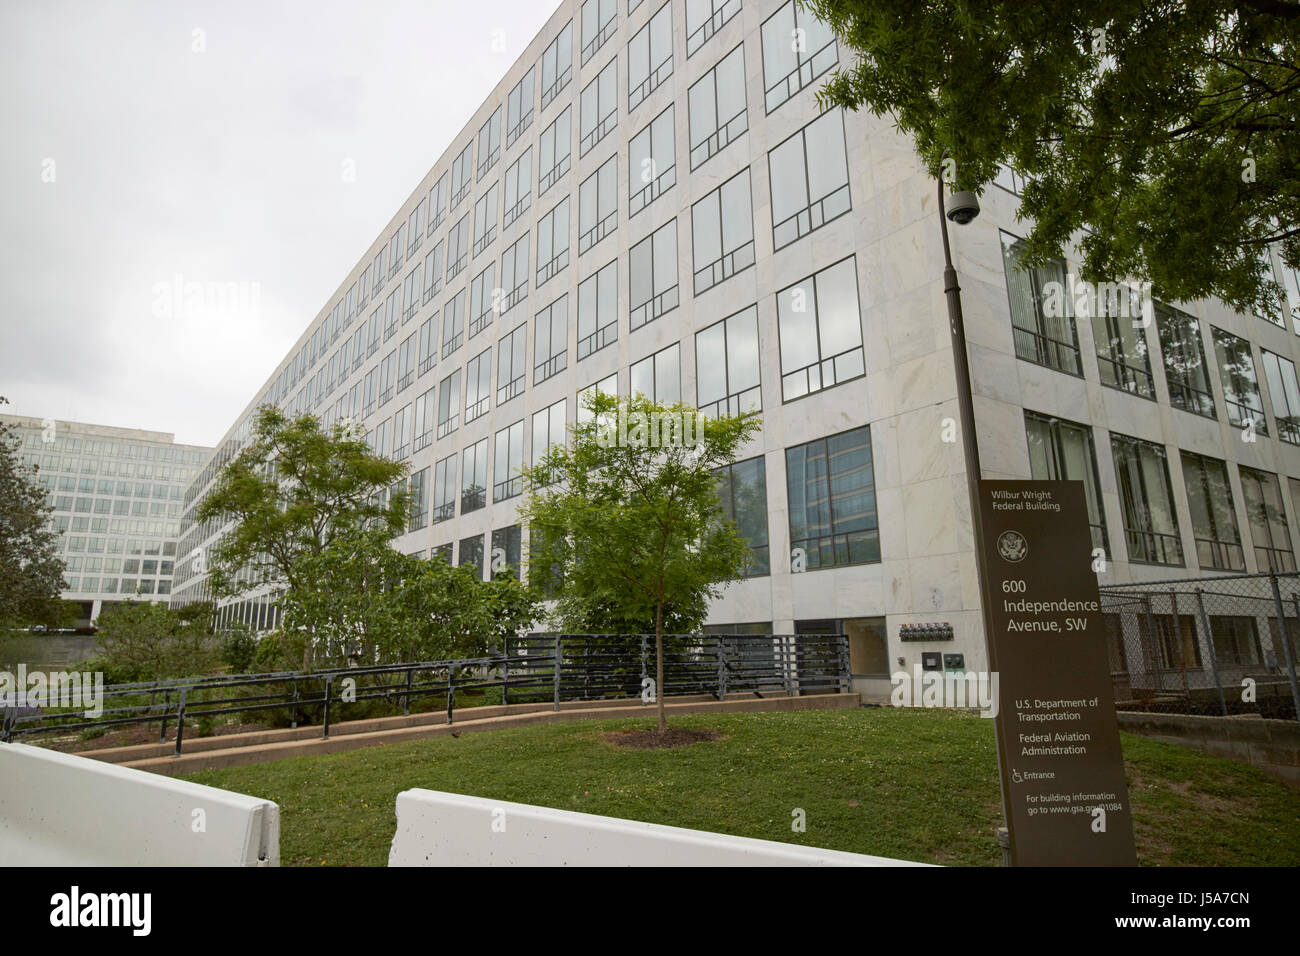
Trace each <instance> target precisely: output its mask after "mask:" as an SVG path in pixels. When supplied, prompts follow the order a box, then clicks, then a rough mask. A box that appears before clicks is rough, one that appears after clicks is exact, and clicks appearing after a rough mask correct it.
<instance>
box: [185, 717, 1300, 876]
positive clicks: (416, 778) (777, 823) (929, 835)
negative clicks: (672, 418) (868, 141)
mask: <svg viewBox="0 0 1300 956" xmlns="http://www.w3.org/2000/svg"><path fill="white" fill-rule="evenodd" d="M673 725H674V726H678V727H709V728H712V729H715V730H718V731H721V732H722V733H723V734H724V735H725V738H724V739H722V740H718V741H713V742H708V743H699V744H695V745H693V746H691V747H687V748H684V749H679V750H669V751H646V750H637V751H634V750H619V749H615V748H614V747H612V746H610V745H609V744H607V743H606V742H605V741H604V740H603V739H602V737H601V733H602V732H603V731H606V730H615V729H626V728H633V727H647V726H652V724H651V723H650V722H649V721H646V720H642V719H623V720H609V721H584V722H576V723H560V724H550V725H534V726H530V727H521V728H515V729H510V730H499V731H488V732H483V733H470V734H465V735H464V736H462V737H460V738H437V739H430V740H420V741H411V742H407V743H400V744H389V745H385V746H382V747H374V748H370V749H365V750H355V751H350V752H347V753H340V754H329V755H323V756H318V757H296V758H292V759H288V760H280V761H276V762H274V763H264V764H254V765H251V766H245V767H231V768H227V769H223V770H206V771H201V772H198V773H194V774H190V775H188V777H187V779H190V780H194V781H197V782H199V783H205V784H209V785H212V786H216V787H222V788H225V789H228V790H236V791H240V792H243V793H248V794H253V795H255V796H259V797H263V798H266V799H269V800H274V801H275V802H276V803H278V804H279V805H280V808H281V811H280V813H281V816H280V826H281V835H280V855H281V861H282V862H283V863H284V864H286V865H291V864H297V865H312V866H320V865H360V866H383V865H385V864H386V862H387V859H388V847H389V843H390V841H391V840H392V836H393V832H394V829H395V826H396V820H395V817H394V800H395V798H396V796H397V794H398V792H400V791H402V790H407V789H410V788H412V787H424V788H427V789H431V790H443V791H449V792H453V793H465V794H472V795H475V796H483V797H489V798H492V799H498V800H510V801H515V802H519V803H533V804H540V805H543V806H549V807H556V808H560V809H565V810H580V811H583V812H587V813H599V814H604V815H607V816H614V817H623V818H627V819H634V820H646V821H649V822H652V823H664V824H670V825H674V826H683V827H692V828H696V829H703V830H713V831H717V832H721V833H732V834H737V835H740V836H748V837H758V838H761V839H768V840H782V841H785V842H790V843H800V844H805V845H808V846H821V847H828V848H831V849H836V850H849V851H853V852H857V853H871V854H877V855H880V856H892V857H899V858H904V859H912V860H922V861H925V862H930V863H942V864H949V865H996V864H999V863H1000V862H1001V856H1000V851H999V850H998V849H997V846H996V843H995V841H994V839H993V834H994V831H995V828H996V827H997V826H998V825H999V822H1000V817H1001V812H1000V808H999V804H998V781H997V770H996V759H995V755H994V742H993V726H992V724H991V722H989V721H988V720H982V719H981V718H979V717H978V716H977V715H975V714H971V713H962V712H955V711H939V710H895V709H891V708H884V709H876V708H861V709H856V710H845V711H803V712H791V713H766V714H762V713H759V714H711V715H700V716H694V717H692V716H682V717H675V718H673ZM1122 736H1123V746H1124V755H1125V762H1126V764H1127V769H1128V779H1129V795H1130V800H1131V803H1132V806H1133V812H1134V822H1135V830H1136V835H1137V843H1138V854H1139V860H1140V862H1141V863H1143V864H1147V865H1208V866H1221V865H1243V864H1251V865H1289V866H1295V865H1297V864H1300V792H1297V791H1295V790H1292V789H1290V788H1288V787H1287V786H1286V785H1285V784H1283V783H1281V782H1280V781H1277V780H1274V779H1272V778H1270V777H1267V776H1265V775H1264V774H1262V773H1260V772H1259V771H1257V770H1255V769H1253V768H1251V767H1248V766H1245V765H1243V764H1238V763H1235V762H1233V761H1229V760H1225V759H1222V758H1218V757H1212V756H1209V755H1208V754H1203V753H1200V752H1199V751H1195V750H1190V749H1186V748H1182V747H1178V746H1176V745H1172V744H1163V743H1159V742H1156V741H1151V740H1147V739H1145V738H1142V737H1138V736H1133V735H1129V734H1125V735H1122ZM796 809H802V810H803V811H804V812H805V815H806V826H807V829H806V831H805V832H803V833H795V832H792V827H791V822H792V814H793V812H794V811H795V810H796Z"/></svg>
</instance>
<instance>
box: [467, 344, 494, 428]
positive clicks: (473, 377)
mask: <svg viewBox="0 0 1300 956" xmlns="http://www.w3.org/2000/svg"><path fill="white" fill-rule="evenodd" d="M491 407H492V349H490V348H486V349H484V350H483V351H482V352H480V353H479V354H478V355H476V356H474V357H473V358H472V359H470V360H469V365H467V366H466V367H465V424H467V425H468V424H469V423H470V422H472V421H474V419H476V418H479V417H481V416H483V415H486V414H487V412H488V409H490V408H491Z"/></svg>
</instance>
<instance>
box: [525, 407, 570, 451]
mask: <svg viewBox="0 0 1300 956" xmlns="http://www.w3.org/2000/svg"><path fill="white" fill-rule="evenodd" d="M567 410H568V399H565V398H562V399H560V400H559V401H558V402H556V403H555V404H554V405H552V406H550V407H549V408H543V409H542V410H541V411H540V412H534V413H533V457H532V464H533V466H534V467H536V465H537V463H538V462H540V461H541V460H542V458H543V457H544V456H545V455H546V452H547V451H548V450H549V449H550V448H551V446H552V445H563V444H564V442H565V431H564V423H565V415H566V413H567Z"/></svg>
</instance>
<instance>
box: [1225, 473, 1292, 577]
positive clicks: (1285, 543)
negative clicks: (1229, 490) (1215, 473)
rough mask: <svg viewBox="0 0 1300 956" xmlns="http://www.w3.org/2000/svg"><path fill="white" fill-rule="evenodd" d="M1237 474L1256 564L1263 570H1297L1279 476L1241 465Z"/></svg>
mask: <svg viewBox="0 0 1300 956" xmlns="http://www.w3.org/2000/svg"><path fill="white" fill-rule="evenodd" d="M1237 471H1238V473H1239V474H1240V476H1241V497H1242V499H1243V500H1244V502H1245V505H1246V521H1247V523H1248V524H1249V525H1250V538H1251V542H1252V543H1253V544H1254V546H1255V563H1256V565H1258V567H1259V570H1260V571H1294V570H1295V569H1296V568H1295V555H1294V553H1293V552H1292V550H1291V532H1290V531H1289V530H1288V529H1287V524H1286V511H1285V509H1284V508H1283V505H1282V490H1281V488H1280V487H1279V486H1278V483H1277V475H1273V474H1269V473H1268V472H1267V471H1256V470H1255V469H1254V468H1246V467H1245V466H1238V468H1237Z"/></svg>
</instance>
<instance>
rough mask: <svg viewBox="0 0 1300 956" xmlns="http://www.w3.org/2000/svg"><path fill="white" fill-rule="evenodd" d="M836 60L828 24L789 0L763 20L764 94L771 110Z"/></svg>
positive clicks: (827, 68) (836, 55) (819, 74)
mask: <svg viewBox="0 0 1300 956" xmlns="http://www.w3.org/2000/svg"><path fill="white" fill-rule="evenodd" d="M838 62H839V48H838V46H837V45H836V43H835V34H834V33H832V32H831V28H830V27H828V26H827V25H826V24H825V23H823V22H822V21H821V20H819V19H818V18H817V17H815V16H814V15H813V14H812V13H810V12H809V11H808V10H806V9H804V7H803V5H802V4H798V3H795V0H790V2H789V3H787V4H786V5H785V6H783V7H782V8H781V9H780V10H778V11H776V13H774V14H772V15H771V16H770V17H768V18H767V19H766V20H765V21H763V91H764V92H763V97H764V99H765V100H766V103H767V111H768V112H769V113H770V112H772V110H774V109H776V108H777V107H778V106H780V105H781V104H782V103H784V102H785V101H786V100H788V99H789V98H790V97H792V96H794V95H795V94H796V93H798V92H799V91H800V90H802V89H803V88H804V87H805V86H807V85H809V84H810V83H812V81H813V80H815V79H817V78H818V77H819V76H821V75H822V74H823V73H825V72H826V71H827V70H829V69H830V68H831V67H833V66H834V65H835V64H836V63H838Z"/></svg>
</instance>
